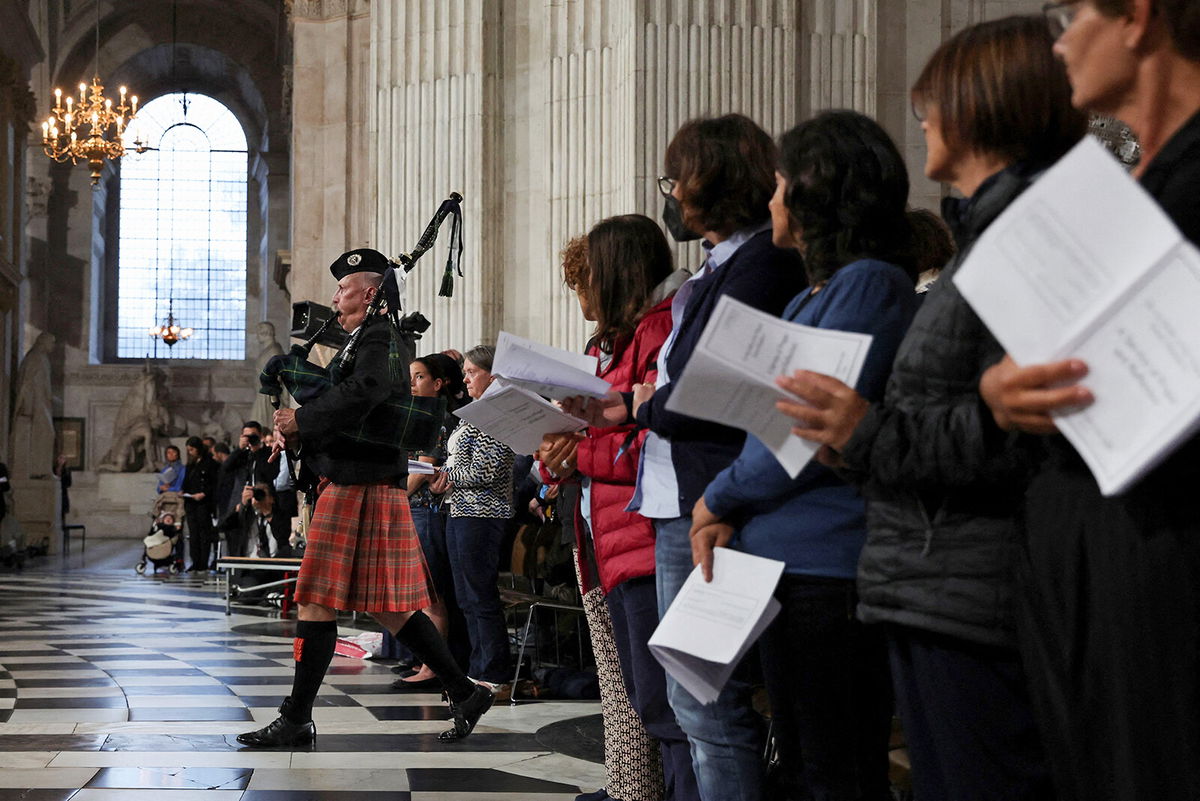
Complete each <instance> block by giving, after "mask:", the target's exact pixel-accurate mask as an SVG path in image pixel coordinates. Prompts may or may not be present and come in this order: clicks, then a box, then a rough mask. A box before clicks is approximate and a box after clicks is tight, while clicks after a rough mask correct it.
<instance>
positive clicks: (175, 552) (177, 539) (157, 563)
mask: <svg viewBox="0 0 1200 801" xmlns="http://www.w3.org/2000/svg"><path fill="white" fill-rule="evenodd" d="M182 542H183V537H182V536H181V535H180V533H179V529H178V528H176V527H175V516H174V515H172V514H171V513H170V512H163V514H162V515H160V516H159V518H158V519H157V520H156V521H155V523H154V525H153V526H151V527H150V532H149V533H148V534H147V535H146V536H145V537H144V538H142V544H143V546H144V548H143V550H142V558H141V560H140V561H139V562H138V563H137V564H136V565H134V567H133V569H134V570H136V571H137V572H138V574H142V573H145V572H146V564H147V562H148V563H150V564H151V565H153V566H154V569H153V571H152V572H154V573H157V572H158V569H159V568H160V567H166V568H167V570H168V571H169V572H170V573H172V574H174V573H178V572H179V571H181V570H183V550H182V547H181V543H182Z"/></svg>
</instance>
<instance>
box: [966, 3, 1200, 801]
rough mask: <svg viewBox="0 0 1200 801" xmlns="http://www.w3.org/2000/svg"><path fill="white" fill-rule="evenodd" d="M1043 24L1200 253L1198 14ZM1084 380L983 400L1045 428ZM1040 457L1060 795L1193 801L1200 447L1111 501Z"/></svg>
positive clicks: (1069, 458) (1049, 698) (1151, 11)
mask: <svg viewBox="0 0 1200 801" xmlns="http://www.w3.org/2000/svg"><path fill="white" fill-rule="evenodd" d="M1046 14H1047V16H1048V17H1049V18H1050V20H1051V22H1052V23H1053V24H1054V25H1055V33H1057V34H1059V36H1058V39H1057V41H1056V42H1055V44H1054V52H1055V54H1056V55H1057V56H1058V57H1059V58H1060V59H1062V61H1063V63H1064V64H1065V65H1066V71H1067V75H1068V77H1069V78H1070V81H1071V90H1072V97H1071V102H1072V103H1074V104H1075V106H1076V108H1079V109H1086V110H1088V111H1092V112H1095V113H1098V114H1102V115H1105V116H1116V117H1119V118H1120V119H1121V121H1122V122H1124V123H1126V124H1128V125H1129V127H1130V128H1131V129H1132V130H1133V132H1134V134H1135V135H1136V136H1137V138H1138V142H1139V144H1140V145H1141V148H1142V161H1141V163H1140V164H1139V165H1138V168H1137V171H1136V174H1137V176H1138V180H1139V182H1140V183H1141V185H1142V188H1143V189H1145V190H1146V191H1147V192H1148V193H1149V194H1150V196H1151V197H1153V198H1154V199H1155V200H1156V201H1157V202H1158V204H1159V205H1160V206H1161V207H1162V210H1163V211H1164V212H1165V213H1166V214H1167V216H1169V217H1170V218H1171V220H1172V221H1173V222H1174V223H1175V225H1176V226H1178V228H1179V230H1180V231H1181V232H1183V235H1184V236H1185V237H1187V239H1189V240H1190V241H1191V242H1192V243H1193V244H1198V245H1200V206H1198V205H1197V204H1198V202H1200V201H1198V199H1200V3H1197V2H1195V0H1084V1H1083V2H1072V3H1052V4H1050V5H1049V6H1048V7H1047V10H1046ZM1045 269H1047V270H1052V269H1054V265H1052V264H1046V265H1045ZM1194 347H1195V343H1193V346H1192V348H1193V350H1192V352H1193V353H1194V352H1195V350H1194ZM1084 372H1086V366H1085V365H1082V364H1081V363H1080V362H1079V361H1077V360H1070V361H1066V362H1059V363H1056V364H1050V365H1031V366H1027V367H1024V368H1018V367H1017V366H1016V365H1015V364H1013V362H1012V361H1011V360H1010V359H1007V358H1006V359H1005V360H1004V361H1003V362H1001V363H1000V364H999V365H997V366H996V367H994V368H992V369H990V370H988V372H987V373H985V374H984V376H983V381H982V384H981V388H982V390H983V394H984V397H985V398H986V399H987V402H988V404H989V405H990V406H991V408H992V411H993V413H994V416H995V420H996V422H998V423H999V424H1000V425H1002V426H1003V427H1004V428H1006V429H1022V430H1025V431H1029V432H1032V433H1036V434H1050V433H1052V432H1053V431H1054V430H1055V426H1054V419H1053V418H1052V417H1051V416H1050V413H1051V412H1052V411H1056V410H1059V409H1063V408H1069V407H1072V406H1077V405H1080V404H1082V403H1086V402H1088V400H1089V399H1090V397H1091V396H1090V394H1089V393H1088V391H1087V390H1085V389H1083V388H1082V387H1080V386H1078V385H1077V382H1078V381H1079V380H1080V379H1081V378H1082V376H1083V373H1084ZM1085 383H1086V379H1085ZM1144 414H1145V415H1147V416H1149V415H1152V414H1153V412H1150V411H1148V410H1147V411H1146V412H1144ZM1039 445H1040V446H1041V447H1042V448H1043V449H1044V451H1043V454H1044V456H1043V458H1041V459H1039V461H1038V463H1037V465H1036V472H1035V475H1034V479H1033V482H1032V484H1031V485H1030V488H1029V492H1028V494H1027V496H1026V503H1025V506H1024V523H1025V545H1026V551H1025V553H1024V554H1023V556H1024V559H1023V560H1022V564H1021V568H1022V569H1021V571H1020V572H1019V575H1020V576H1021V579H1022V582H1021V584H1022V587H1021V589H1022V593H1021V594H1022V598H1023V599H1024V601H1025V603H1023V604H1022V606H1021V613H1022V617H1023V622H1024V623H1025V625H1024V626H1023V627H1022V630H1023V631H1024V632H1026V633H1028V635H1029V636H1028V638H1027V639H1025V640H1024V641H1023V642H1022V644H1023V646H1026V651H1025V654H1024V656H1025V658H1026V664H1028V665H1029V666H1030V681H1031V685H1032V688H1033V695H1034V700H1035V702H1037V706H1038V708H1039V711H1040V712H1041V716H1040V720H1041V721H1042V723H1043V724H1044V727H1045V730H1046V733H1047V737H1046V743H1047V746H1048V753H1049V756H1050V764H1051V767H1052V768H1053V770H1054V779H1055V783H1056V785H1057V788H1058V790H1059V792H1060V793H1061V795H1062V797H1063V798H1103V797H1107V798H1120V799H1129V801H1149V799H1155V800H1156V801H1157V799H1167V798H1172V799H1174V798H1179V799H1183V798H1198V797H1200V721H1197V717H1196V698H1197V697H1200V615H1198V614H1197V610H1200V495H1198V494H1197V492H1196V487H1197V484H1198V481H1197V478H1198V475H1197V465H1200V438H1198V437H1196V436H1193V437H1192V438H1191V439H1190V440H1188V441H1187V442H1185V443H1184V444H1182V446H1181V447H1180V448H1179V449H1178V450H1177V451H1175V453H1174V454H1173V455H1172V456H1170V457H1169V458H1168V459H1167V460H1166V461H1164V462H1163V463H1162V464H1161V465H1160V466H1159V467H1157V468H1156V469H1154V470H1153V471H1151V472H1150V473H1148V474H1147V475H1146V476H1144V477H1143V478H1141V479H1140V480H1139V481H1138V482H1137V483H1136V484H1134V485H1133V486H1132V487H1131V488H1130V489H1128V490H1126V491H1125V492H1123V493H1122V494H1120V495H1117V496H1114V497H1107V498H1106V497H1103V496H1102V495H1101V493H1100V490H1099V488H1098V487H1097V486H1096V482H1095V480H1094V479H1093V478H1092V476H1091V474H1090V472H1089V471H1088V469H1087V467H1086V466H1085V465H1084V463H1083V461H1082V460H1081V459H1080V458H1079V457H1078V455H1077V454H1076V453H1075V451H1074V449H1073V448H1072V447H1071V445H1070V444H1068V443H1067V442H1066V440H1064V439H1063V438H1062V437H1060V436H1048V437H1045V438H1044V439H1043V441H1042V442H1041V443H1039Z"/></svg>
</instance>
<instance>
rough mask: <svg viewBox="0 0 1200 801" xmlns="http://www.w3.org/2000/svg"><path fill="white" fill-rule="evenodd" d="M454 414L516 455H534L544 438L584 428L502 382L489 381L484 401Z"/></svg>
mask: <svg viewBox="0 0 1200 801" xmlns="http://www.w3.org/2000/svg"><path fill="white" fill-rule="evenodd" d="M454 414H455V415H457V416H458V417H460V418H462V419H463V420H466V421H467V422H468V423H470V424H471V425H473V426H475V427H476V428H478V429H479V430H480V431H482V432H483V433H485V434H488V435H489V436H492V437H495V438H496V439H498V440H500V441H501V442H503V443H504V444H505V445H507V446H508V447H510V448H512V449H513V450H514V451H516V452H517V453H533V452H534V451H536V450H537V449H538V447H539V446H540V445H541V444H542V435H544V434H559V433H562V432H565V431H578V430H580V429H581V428H586V427H587V422H586V421H585V420H580V419H579V418H578V417H573V416H571V415H569V414H567V413H566V412H564V411H563V410H562V409H560V408H558V407H557V406H555V405H554V404H553V403H550V402H549V401H547V400H546V399H545V398H542V397H539V396H538V395H535V394H534V393H532V392H530V391H529V390H527V389H522V388H521V387H518V386H514V385H512V384H510V383H508V382H507V381H505V380H504V379H502V378H497V379H495V380H494V381H492V385H491V386H490V387H488V389H487V391H486V392H484V393H483V397H481V398H479V399H478V400H474V401H471V402H470V403H468V404H467V405H466V406H464V407H462V408H461V409H455V410H454Z"/></svg>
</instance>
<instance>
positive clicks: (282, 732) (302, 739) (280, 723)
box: [237, 715, 317, 748]
mask: <svg viewBox="0 0 1200 801" xmlns="http://www.w3.org/2000/svg"><path fill="white" fill-rule="evenodd" d="M316 739H317V727H316V726H315V725H313V722H312V721H311V720H310V721H309V722H308V723H292V722H291V721H290V720H288V719H287V718H285V717H284V716H283V715H280V716H279V717H277V718H275V720H274V721H272V722H271V723H270V724H269V725H267V726H264V727H263V728H261V729H259V730H258V731H248V732H246V733H245V734H239V735H238V736H237V741H238V742H239V743H241V744H242V745H249V746H251V747H253V748H278V747H279V746H282V745H310V744H312V743H314V742H316Z"/></svg>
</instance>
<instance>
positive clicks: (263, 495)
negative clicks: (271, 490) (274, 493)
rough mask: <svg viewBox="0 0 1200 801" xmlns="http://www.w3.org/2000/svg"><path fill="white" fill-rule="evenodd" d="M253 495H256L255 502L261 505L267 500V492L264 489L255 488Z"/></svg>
mask: <svg viewBox="0 0 1200 801" xmlns="http://www.w3.org/2000/svg"><path fill="white" fill-rule="evenodd" d="M252 494H253V495H254V500H256V501H258V502H259V503H262V502H263V501H265V500H266V499H267V491H266V490H264V489H263V488H262V487H255V488H254V491H253V493H252Z"/></svg>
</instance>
